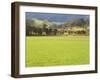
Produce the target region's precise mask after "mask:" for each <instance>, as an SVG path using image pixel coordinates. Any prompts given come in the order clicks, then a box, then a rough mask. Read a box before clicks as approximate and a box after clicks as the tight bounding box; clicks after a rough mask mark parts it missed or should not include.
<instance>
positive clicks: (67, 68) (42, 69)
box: [19, 6, 95, 74]
mask: <svg viewBox="0 0 100 80" xmlns="http://www.w3.org/2000/svg"><path fill="white" fill-rule="evenodd" d="M25 12H43V13H63V14H83V15H87V14H88V15H90V64H89V65H75V66H55V67H34V68H26V67H25ZM94 14H95V11H94V10H85V9H84V10H83V9H69V8H51V7H37V6H20V17H19V22H20V26H19V29H20V47H19V49H20V52H19V56H20V57H19V59H20V62H19V63H20V65H19V69H20V70H19V71H20V72H19V73H20V74H38V73H54V72H71V71H88V70H95V61H94V60H95V27H94V26H95V15H94Z"/></svg>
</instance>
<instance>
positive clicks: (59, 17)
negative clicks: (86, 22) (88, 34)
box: [25, 12, 89, 22]
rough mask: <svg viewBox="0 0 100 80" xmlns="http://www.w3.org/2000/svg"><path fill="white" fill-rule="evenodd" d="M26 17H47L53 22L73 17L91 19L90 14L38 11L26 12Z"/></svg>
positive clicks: (64, 20) (68, 19)
mask: <svg viewBox="0 0 100 80" xmlns="http://www.w3.org/2000/svg"><path fill="white" fill-rule="evenodd" d="M25 15H26V19H30V20H31V19H33V18H37V19H46V20H48V21H52V22H67V21H70V20H73V19H80V18H84V19H89V15H79V14H78V15H77V14H59V13H36V12H26V14H25Z"/></svg>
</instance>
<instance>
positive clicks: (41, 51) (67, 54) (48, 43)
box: [26, 36, 89, 67]
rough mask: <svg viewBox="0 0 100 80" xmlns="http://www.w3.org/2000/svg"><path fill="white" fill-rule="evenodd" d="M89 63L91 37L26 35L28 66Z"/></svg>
mask: <svg viewBox="0 0 100 80" xmlns="http://www.w3.org/2000/svg"><path fill="white" fill-rule="evenodd" d="M88 63H89V37H88V36H69V37H68V36H67V37H66V36H65V37H64V36H63V37H26V67H33V66H57V65H76V64H88Z"/></svg>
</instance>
